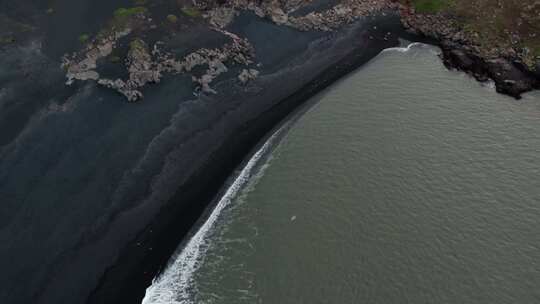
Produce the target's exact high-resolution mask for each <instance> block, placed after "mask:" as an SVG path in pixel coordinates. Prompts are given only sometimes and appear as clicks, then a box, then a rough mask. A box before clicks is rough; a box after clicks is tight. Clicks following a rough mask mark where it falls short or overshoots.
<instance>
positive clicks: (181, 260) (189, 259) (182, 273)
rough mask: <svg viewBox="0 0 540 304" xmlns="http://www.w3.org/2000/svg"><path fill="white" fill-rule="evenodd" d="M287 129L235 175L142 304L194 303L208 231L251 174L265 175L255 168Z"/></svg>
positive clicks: (267, 142) (279, 131) (252, 175)
mask: <svg viewBox="0 0 540 304" xmlns="http://www.w3.org/2000/svg"><path fill="white" fill-rule="evenodd" d="M284 129H285V126H283V127H281V128H280V129H279V130H278V131H276V132H275V133H274V134H272V136H270V138H269V139H268V140H267V141H266V142H265V143H264V145H263V146H262V147H261V148H260V149H259V150H258V151H257V152H256V153H255V154H254V155H253V157H251V159H250V160H249V161H248V163H247V164H246V165H245V167H244V168H243V169H242V171H241V172H240V174H239V175H238V177H236V179H235V180H234V182H233V183H232V184H231V185H230V186H229V188H228V189H227V191H226V192H225V194H223V196H222V197H221V198H220V200H219V202H218V203H217V205H216V207H215V208H214V210H212V213H211V214H210V216H209V217H208V219H207V220H206V221H205V222H204V224H203V225H202V226H201V227H200V228H199V230H198V231H197V232H196V233H195V235H193V236H192V237H191V239H190V240H189V241H188V242H187V243H186V245H185V247H184V248H183V249H182V251H181V252H180V254H179V255H178V256H176V258H175V260H174V262H173V263H172V264H170V265H169V266H168V267H167V268H166V270H165V271H164V272H163V273H162V274H161V275H160V276H158V277H157V278H155V279H154V282H152V285H151V286H150V287H148V288H147V289H146V295H145V297H144V299H143V301H142V303H143V304H192V303H194V301H193V297H192V296H193V295H192V292H193V290H194V288H195V286H194V280H193V274H194V273H195V271H196V270H197V269H198V268H199V266H200V264H201V260H202V257H203V256H204V253H205V252H206V250H207V249H208V244H207V243H208V237H207V236H208V234H209V232H210V231H211V229H212V228H213V227H214V225H215V223H216V221H217V220H218V218H219V216H220V214H221V212H222V211H223V209H225V207H227V206H228V205H229V204H230V203H231V201H232V200H233V199H234V198H235V197H236V196H237V195H238V194H239V192H240V190H242V189H243V188H244V187H245V186H246V185H249V181H250V179H251V178H252V177H253V178H258V177H260V175H261V174H262V172H261V171H264V168H265V166H263V167H261V170H257V171H255V172H253V171H254V169H255V168H256V167H257V165H258V163H259V161H260V160H261V158H262V157H263V155H265V153H266V152H267V151H268V149H269V148H270V147H271V146H272V144H273V142H274V141H275V140H276V138H277V137H278V135H279V134H280V133H281V132H282V130H284Z"/></svg>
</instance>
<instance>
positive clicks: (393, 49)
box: [382, 42, 428, 53]
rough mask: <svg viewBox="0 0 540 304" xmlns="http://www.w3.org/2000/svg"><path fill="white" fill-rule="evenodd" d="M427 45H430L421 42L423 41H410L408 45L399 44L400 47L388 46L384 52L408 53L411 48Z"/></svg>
mask: <svg viewBox="0 0 540 304" xmlns="http://www.w3.org/2000/svg"><path fill="white" fill-rule="evenodd" d="M426 46H428V45H427V44H424V43H421V42H413V43H409V44H408V45H407V46H399V47H391V48H387V49H384V50H383V51H382V52H383V53H387V52H400V53H407V52H408V51H410V50H411V49H414V48H417V47H421V48H423V47H426Z"/></svg>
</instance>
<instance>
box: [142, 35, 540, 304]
mask: <svg viewBox="0 0 540 304" xmlns="http://www.w3.org/2000/svg"><path fill="white" fill-rule="evenodd" d="M437 55H438V49H436V48H434V47H431V46H426V45H422V44H413V45H410V46H409V47H406V48H394V49H388V50H386V51H385V52H383V53H382V54H381V55H379V56H378V57H377V58H375V59H374V60H372V61H371V62H369V63H368V64H367V65H365V66H364V67H362V68H361V69H359V70H358V71H356V72H355V73H353V74H351V75H350V76H348V77H346V78H345V79H343V80H342V81H340V82H339V83H336V84H335V85H333V86H332V87H331V88H329V89H328V90H326V91H325V92H323V93H321V94H319V95H318V96H316V97H315V98H314V99H313V100H312V101H311V102H310V105H309V107H308V108H307V109H305V111H303V113H302V115H300V116H299V117H297V118H295V119H292V120H291V121H289V122H288V123H286V124H284V125H283V126H282V127H281V128H280V129H278V131H276V133H275V134H274V135H272V136H271V137H269V139H268V141H267V142H266V143H264V144H263V145H261V147H260V148H259V150H258V151H256V153H254V155H253V156H252V158H251V159H250V160H249V161H248V162H246V164H245V167H243V168H241V169H240V170H239V172H238V174H237V176H236V177H235V178H233V179H232V180H231V184H230V185H228V187H227V188H226V189H225V190H224V191H223V195H222V197H220V198H219V199H218V201H217V204H216V206H215V207H214V209H213V210H211V212H209V214H208V217H207V218H205V219H204V220H203V221H202V223H201V225H200V226H199V227H198V228H197V230H196V231H194V233H193V236H192V237H191V238H190V239H189V240H187V241H186V242H185V243H184V244H181V245H180V246H179V248H178V251H177V254H176V255H175V256H174V257H173V258H172V259H171V262H170V264H169V266H168V267H167V269H166V270H165V271H164V272H163V273H162V274H161V275H160V276H159V277H157V278H156V279H155V280H154V283H153V284H152V286H150V287H149V288H148V289H147V292H146V297H145V299H144V301H143V303H145V304H151V303H152V304H155V303H272V304H273V303H295V304H296V303H310V304H311V303H540V289H539V288H538V286H540V94H539V93H538V92H535V93H531V94H527V95H526V96H524V98H523V99H522V100H519V101H516V100H514V99H511V98H509V97H506V96H503V95H499V94H497V93H495V90H494V88H493V87H492V86H491V85H489V84H484V85H482V84H479V83H477V82H476V81H474V80H473V79H471V78H470V77H468V76H467V75H464V74H462V73H459V72H455V71H448V70H446V68H445V67H444V66H443V65H442V63H441V61H440V59H439V58H438V56H437Z"/></svg>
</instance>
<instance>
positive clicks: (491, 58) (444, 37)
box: [400, 6, 540, 98]
mask: <svg viewBox="0 0 540 304" xmlns="http://www.w3.org/2000/svg"><path fill="white" fill-rule="evenodd" d="M400 12H401V16H402V23H403V25H404V26H405V27H406V28H408V29H409V30H410V31H412V32H413V33H415V34H418V35H422V36H425V37H429V38H431V39H433V40H435V42H436V43H438V44H439V46H440V47H441V49H442V51H443V60H444V63H445V64H446V65H447V66H448V67H449V68H456V69H459V70H462V71H465V72H467V73H469V74H471V75H472V76H474V77H475V78H476V79H478V80H479V81H487V80H489V79H492V80H493V81H494V82H495V86H496V89H497V91H498V92H500V93H503V94H507V95H510V96H513V97H515V98H520V97H521V94H522V93H524V92H527V91H531V90H533V89H535V88H539V87H540V73H539V72H540V70H539V69H538V67H534V66H532V65H531V64H526V62H527V60H526V59H525V58H524V57H523V56H522V54H520V52H517V51H516V50H515V49H513V48H500V47H499V48H487V47H485V46H482V45H480V44H478V43H476V39H475V37H474V34H471V33H469V32H467V31H465V30H464V29H463V28H462V26H461V25H460V24H459V22H457V19H456V17H455V16H451V15H448V14H443V13H438V14H419V13H416V12H414V10H412V9H411V8H410V7H408V6H401V7H400ZM536 65H537V66H538V65H540V62H538V63H537V64H536Z"/></svg>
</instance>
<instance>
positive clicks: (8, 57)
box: [0, 13, 406, 303]
mask: <svg viewBox="0 0 540 304" xmlns="http://www.w3.org/2000/svg"><path fill="white" fill-rule="evenodd" d="M55 26H58V24H56V25H55ZM230 27H231V29H234V31H235V32H236V33H237V34H239V35H243V36H245V37H247V38H249V39H250V41H251V42H252V43H253V46H254V48H255V52H256V54H257V57H256V60H257V62H259V63H261V65H260V76H259V77H258V78H257V79H256V80H254V81H252V82H250V83H248V84H247V85H240V84H238V81H237V79H236V78H235V77H234V75H232V74H225V75H222V76H220V78H219V79H218V80H217V81H216V82H215V84H214V86H213V87H214V89H215V90H216V91H217V92H219V93H218V94H216V95H205V94H203V95H200V96H199V97H194V96H193V94H192V89H193V86H192V84H191V81H190V79H189V78H188V77H186V76H184V75H179V76H170V77H166V78H164V80H163V81H162V82H161V83H160V84H159V85H154V86H150V87H148V89H147V90H146V91H145V99H144V101H142V102H140V103H137V104H129V103H126V102H125V101H124V100H123V98H122V97H121V96H119V95H118V94H116V93H114V92H112V91H109V90H106V89H104V88H100V87H97V86H95V85H92V84H82V83H81V84H76V85H75V86H72V87H66V86H64V84H63V74H62V71H61V70H60V69H59V67H58V66H59V62H58V61H57V60H58V59H57V58H55V57H54V56H56V55H57V54H58V53H59V52H58V51H57V49H56V48H58V47H59V45H60V44H61V43H59V42H54V43H53V42H51V43H50V44H47V43H48V42H50V41H52V40H50V41H49V40H47V38H48V37H49V36H47V35H49V34H44V37H45V38H41V39H45V42H44V43H42V44H41V43H40V42H39V40H38V39H34V40H32V39H29V40H28V41H26V42H25V43H24V44H21V45H16V46H12V47H8V48H6V49H4V50H3V51H2V52H3V54H4V56H3V59H2V65H1V67H2V70H0V84H1V87H2V91H0V92H1V94H0V102H1V104H2V107H3V110H2V114H1V115H2V117H1V118H2V119H1V122H2V123H3V124H4V125H9V128H5V129H4V130H3V131H2V132H1V133H2V134H1V139H2V147H1V150H0V173H1V174H0V192H1V193H2V200H3V202H2V206H0V208H1V213H0V214H1V221H2V227H1V232H0V240H1V241H2V243H3V244H5V247H4V248H5V249H4V250H2V251H1V254H0V261H1V262H0V263H2V269H3V270H4V275H3V276H2V281H1V282H0V284H1V286H2V290H1V292H0V299H1V300H2V303H29V302H32V303H138V302H140V300H141V299H142V297H143V295H144V291H145V288H146V287H147V286H148V285H149V284H150V283H151V280H152V278H153V277H154V276H155V275H156V274H157V273H158V272H159V270H160V269H161V268H162V267H163V266H164V264H165V263H166V261H167V259H168V258H169V256H170V255H171V254H172V252H173V250H174V249H175V248H176V246H177V245H178V244H179V243H180V242H181V240H182V238H183V237H184V236H185V235H186V234H187V233H188V231H189V230H190V229H191V228H192V225H193V224H194V223H195V222H196V221H197V219H198V218H199V217H200V216H201V214H202V213H203V211H204V210H205V208H207V206H208V204H210V203H211V201H212V199H213V198H214V196H215V195H216V193H217V192H218V191H219V189H220V188H221V187H222V185H223V183H224V181H225V180H226V179H227V177H228V176H230V174H231V173H232V172H233V171H234V170H235V168H237V166H238V165H239V164H240V163H241V162H242V160H243V159H245V157H246V156H247V155H249V152H250V151H251V149H252V148H253V147H254V146H255V145H256V144H257V143H258V142H259V141H260V140H261V139H262V138H264V136H265V135H266V134H267V132H268V131H270V130H271V129H272V128H273V127H275V126H276V125H277V124H279V122H280V121H281V120H282V119H284V118H285V117H286V116H287V115H288V114H289V113H291V111H293V110H294V109H296V108H297V107H298V106H299V105H301V104H302V102H304V101H305V100H306V99H307V98H309V97H310V96H312V95H313V94H315V93H317V92H318V91H320V90H321V89H323V88H325V87H326V86H328V85H329V84H331V83H332V82H333V81H335V80H337V79H338V78H340V77H341V76H343V75H345V74H347V73H348V72H350V71H352V70H353V69H355V68H357V67H358V66H360V65H362V64H363V63H364V62H366V61H368V60H369V59H370V58H372V57H374V56H375V55H377V54H378V53H379V52H380V51H381V50H382V49H384V48H388V47H392V46H396V45H398V44H399V41H398V37H400V36H402V37H404V36H406V34H405V33H404V32H403V29H402V27H401V25H400V22H399V18H398V17H397V16H395V15H391V14H388V15H385V16H383V15H379V16H376V17H370V18H366V19H365V20H361V21H358V22H356V23H354V24H352V25H349V26H346V27H344V28H342V29H341V30H338V31H335V32H326V33H322V32H299V31H297V30H294V29H290V28H287V27H282V26H278V25H275V24H273V23H271V22H268V21H265V20H262V19H260V18H256V17H255V16H254V15H252V14H251V13H245V14H243V15H242V16H240V17H239V18H237V20H235V22H234V23H233V24H231V25H230ZM66 35H67V34H66ZM186 39H187V38H186ZM198 43H201V44H202V45H200V46H204V44H212V43H214V42H213V41H212V39H208V40H207V39H200V40H198ZM200 46H199V47H200ZM21 50H23V51H21Z"/></svg>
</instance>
